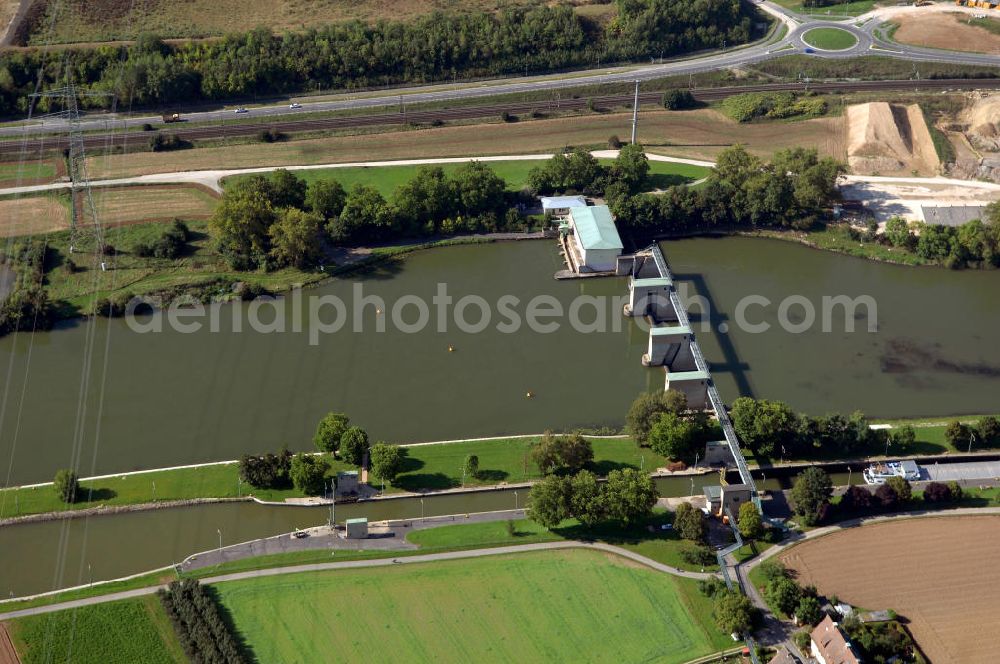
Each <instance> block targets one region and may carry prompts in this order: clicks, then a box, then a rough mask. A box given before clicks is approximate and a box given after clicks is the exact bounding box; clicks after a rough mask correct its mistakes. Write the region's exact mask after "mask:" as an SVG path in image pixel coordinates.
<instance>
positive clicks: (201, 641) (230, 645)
mask: <svg viewBox="0 0 1000 664" xmlns="http://www.w3.org/2000/svg"><path fill="white" fill-rule="evenodd" d="M157 595H158V596H159V598H160V601H161V602H162V603H163V608H164V609H166V612H167V615H168V616H169V617H170V622H171V623H172V624H173V626H174V631H175V632H176V633H177V638H178V640H179V641H180V642H181V647H182V648H184V654H185V655H187V657H188V659H190V660H191V661H192V662H196V663H197V664H243V663H244V662H246V658H245V657H244V656H243V652H242V650H241V649H240V646H239V644H238V643H237V641H236V638H235V637H234V636H233V633H232V632H231V631H230V630H229V627H228V626H227V625H226V623H225V621H223V619H222V616H221V615H220V614H219V607H218V606H217V605H216V602H215V600H214V599H213V598H212V597H211V596H210V595H209V594H208V592H207V591H206V590H205V588H204V586H202V585H201V584H200V583H198V581H196V580H195V579H184V580H182V581H173V582H171V583H170V585H169V586H168V587H167V589H166V590H159V591H157Z"/></svg>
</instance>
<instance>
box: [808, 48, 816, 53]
mask: <svg viewBox="0 0 1000 664" xmlns="http://www.w3.org/2000/svg"><path fill="white" fill-rule="evenodd" d="M815 52H816V49H814V48H807V49H806V53H815Z"/></svg>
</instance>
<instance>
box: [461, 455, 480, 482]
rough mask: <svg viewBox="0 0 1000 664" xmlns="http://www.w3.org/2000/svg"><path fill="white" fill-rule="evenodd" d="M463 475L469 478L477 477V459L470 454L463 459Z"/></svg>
mask: <svg viewBox="0 0 1000 664" xmlns="http://www.w3.org/2000/svg"><path fill="white" fill-rule="evenodd" d="M463 470H464V471H465V474H466V475H468V476H469V477H477V476H478V475H479V457H478V456H476V455H475V454H470V455H469V456H467V457H465V465H464V466H463Z"/></svg>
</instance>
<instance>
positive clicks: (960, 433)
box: [944, 420, 972, 450]
mask: <svg viewBox="0 0 1000 664" xmlns="http://www.w3.org/2000/svg"><path fill="white" fill-rule="evenodd" d="M971 433H972V432H971V431H970V429H969V427H967V426H966V425H964V424H962V423H961V422H959V421H958V420H952V421H951V422H948V426H946V427H945V429H944V439H945V440H946V441H948V444H949V445H951V446H952V447H954V448H955V449H957V450H961V449H966V446H967V445H968V444H969V435H970V434H971Z"/></svg>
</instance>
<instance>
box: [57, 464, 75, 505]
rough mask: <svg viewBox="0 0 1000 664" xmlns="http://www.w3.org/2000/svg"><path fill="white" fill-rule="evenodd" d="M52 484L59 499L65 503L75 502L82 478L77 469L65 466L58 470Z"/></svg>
mask: <svg viewBox="0 0 1000 664" xmlns="http://www.w3.org/2000/svg"><path fill="white" fill-rule="evenodd" d="M52 486H53V487H54V488H55V490H56V495H57V496H59V500H61V501H63V502H64V503H69V504H72V503H75V502H76V498H77V495H78V494H79V491H80V479H79V477H78V476H77V474H76V471H73V470H69V469H68V468H63V469H61V470H58V471H56V476H55V478H54V479H53V480H52Z"/></svg>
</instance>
